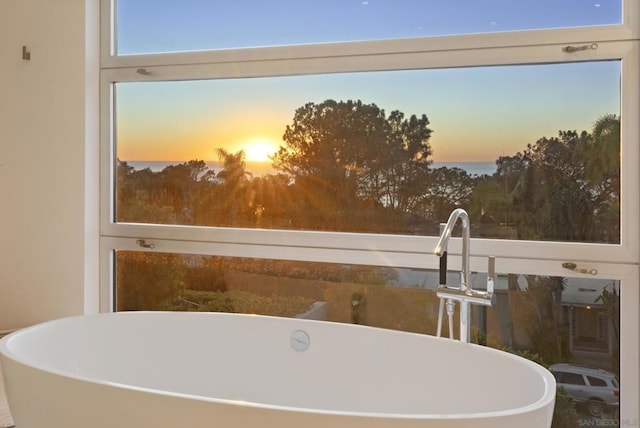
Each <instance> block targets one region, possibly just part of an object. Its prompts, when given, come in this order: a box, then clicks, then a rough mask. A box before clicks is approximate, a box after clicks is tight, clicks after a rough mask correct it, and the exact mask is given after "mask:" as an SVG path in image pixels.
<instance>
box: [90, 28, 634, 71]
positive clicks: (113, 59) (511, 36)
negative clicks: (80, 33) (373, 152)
mask: <svg viewBox="0 0 640 428" xmlns="http://www.w3.org/2000/svg"><path fill="white" fill-rule="evenodd" d="M638 38H639V36H637V35H634V34H633V31H632V29H631V28H630V27H629V26H627V25H611V26H593V27H576V28H561V29H538V30H527V31H505V32H498V33H486V34H464V35H449V36H433V37H420V38H407V39H390V40H370V41H356V42H331V43H317V44H307V45H285V46H272V47H250V48H230V49H218V50H200V51H178V52H167V53H147V54H127V55H110V54H108V51H107V54H104V55H103V61H102V68H119V67H133V66H159V65H180V64H208V63H231V62H232V63H236V64H237V63H242V62H254V61H267V60H286V61H290V60H299V59H310V58H311V59H313V58H318V59H325V60H326V59H327V58H336V57H351V56H355V57H361V56H367V55H374V56H375V55H387V54H406V53H429V52H441V51H461V50H478V49H480V50H484V49H492V48H509V47H512V48H522V47H535V46H549V45H554V44H556V43H558V41H559V40H562V41H563V43H567V44H572V43H588V42H594V41H597V42H607V41H621V40H633V39H636V40H637V39H638ZM108 48H109V47H108V46H105V47H104V49H108Z"/></svg>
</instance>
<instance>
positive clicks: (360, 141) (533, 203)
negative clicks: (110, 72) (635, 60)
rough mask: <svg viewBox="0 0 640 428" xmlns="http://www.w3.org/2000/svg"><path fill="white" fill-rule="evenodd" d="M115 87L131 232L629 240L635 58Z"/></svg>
mask: <svg viewBox="0 0 640 428" xmlns="http://www.w3.org/2000/svg"><path fill="white" fill-rule="evenodd" d="M585 88H589V90H585ZM115 91H116V97H117V100H118V102H117V105H116V119H117V120H116V123H117V129H116V136H117V140H116V157H117V159H118V167H117V171H116V175H117V177H116V179H117V180H116V183H117V185H116V194H117V202H116V220H117V221H119V222H135V223H162V224H183V225H187V224H188V225H198V226H225V227H229V226H231V227H249V228H250V227H258V228H269V229H295V230H322V231H343V232H371V233H397V234H405V235H434V234H435V233H437V230H438V224H439V223H440V222H444V221H446V219H447V217H448V215H449V213H450V212H451V211H452V210H453V209H455V208H457V207H462V208H465V209H466V210H467V211H468V212H469V213H470V215H471V218H472V220H474V223H475V224H476V226H477V227H476V228H474V230H473V234H474V235H475V236H478V237H485V238H502V239H522V240H546V241H550V240H555V241H579V242H600V243H609V244H618V243H619V242H620V212H619V208H620V63H619V61H606V62H580V63H570V64H552V65H535V66H503V67H482V68H461V69H444V70H411V71H386V72H367V73H364V72H360V73H348V74H344V73H341V74H330V75H305V76H292V77H268V78H248V79H220V80H197V81H194V80H191V81H180V82H152V83H136V82H123V83H118V84H117V85H116V89H115Z"/></svg>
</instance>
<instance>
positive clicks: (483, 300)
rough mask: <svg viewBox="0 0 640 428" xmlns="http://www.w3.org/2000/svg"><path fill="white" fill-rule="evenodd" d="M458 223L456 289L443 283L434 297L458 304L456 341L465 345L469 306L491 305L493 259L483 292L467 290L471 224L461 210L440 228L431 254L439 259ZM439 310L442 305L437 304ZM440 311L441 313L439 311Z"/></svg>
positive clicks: (469, 326)
mask: <svg viewBox="0 0 640 428" xmlns="http://www.w3.org/2000/svg"><path fill="white" fill-rule="evenodd" d="M458 221H460V222H461V223H462V267H461V270H460V286H459V287H457V288H454V287H449V286H447V285H446V284H445V283H444V282H443V281H441V282H443V283H442V284H440V285H439V286H438V288H437V289H436V295H437V296H438V297H439V298H440V299H441V302H442V299H446V300H447V302H450V301H458V302H460V341H462V342H469V341H470V336H471V304H475V305H482V306H492V305H493V303H494V296H493V292H494V276H495V259H494V258H493V257H489V268H488V273H487V291H482V290H474V289H473V288H471V281H470V277H471V272H470V259H471V257H470V251H469V247H470V243H471V225H470V221H469V215H468V214H467V212H466V211H465V210H463V209H462V208H458V209H455V210H453V212H452V213H451V215H450V216H449V220H448V221H447V223H446V224H445V225H441V229H440V230H441V232H440V239H438V243H437V244H436V247H435V249H434V250H433V252H434V253H435V254H436V255H437V256H440V257H442V256H443V254H444V253H445V252H446V251H447V244H448V242H449V239H451V233H452V232H453V228H454V227H455V225H456V224H457V223H458ZM440 306H441V307H442V303H441V305H440ZM441 312H442V310H441ZM440 322H441V318H439V321H438V332H440Z"/></svg>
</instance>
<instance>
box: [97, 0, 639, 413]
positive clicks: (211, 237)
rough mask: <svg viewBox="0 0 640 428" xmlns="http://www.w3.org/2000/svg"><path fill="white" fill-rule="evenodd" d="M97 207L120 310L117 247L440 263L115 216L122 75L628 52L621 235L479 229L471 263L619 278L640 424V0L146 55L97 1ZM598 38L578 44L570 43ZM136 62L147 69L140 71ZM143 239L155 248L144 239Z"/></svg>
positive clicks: (291, 234) (425, 251)
mask: <svg viewBox="0 0 640 428" xmlns="http://www.w3.org/2000/svg"><path fill="white" fill-rule="evenodd" d="M443 1H444V0H443ZM101 6H102V10H101V11H102V29H101V32H102V52H101V83H100V93H101V101H100V103H101V119H100V121H101V122H100V123H101V142H100V144H101V147H100V151H101V152H100V153H101V170H100V177H101V195H100V201H101V209H100V212H101V213H100V217H101V218H100V249H101V256H100V257H101V263H100V269H101V275H100V278H101V281H100V296H101V299H100V306H101V310H102V311H111V310H112V308H113V291H112V288H113V281H114V277H113V276H114V275H113V254H114V250H132V251H157V252H171V253H187V254H206V255H217V256H230V257H234V256H235V257H256V258H271V259H287V260H298V261H308V262H339V263H352V264H365V265H382V266H390V267H410V268H425V269H437V268H438V259H437V257H435V256H432V255H431V252H432V249H433V248H434V246H435V242H436V237H419V236H396V235H378V234H355V233H338V232H306V231H285V230H258V229H234V228H216V227H196V226H172V225H148V224H127V223H116V222H115V221H114V218H113V209H112V201H113V195H114V183H115V180H114V167H113V164H114V162H115V151H114V135H113V128H114V127H113V125H114V118H113V114H112V112H113V111H114V104H113V103H114V95H113V94H114V92H113V85H114V83H115V82H136V81H166V80H191V79H225V78H241V77H269V76H287V75H305V74H318V73H337V72H358V71H382V70H403V69H430V68H453V67H471V66H491V65H517V64H551V63H561V62H579V61H600V60H617V59H621V72H622V90H621V94H620V95H621V117H622V121H621V140H622V141H621V174H622V176H621V189H620V193H621V199H622V200H621V213H620V218H621V225H620V233H621V235H620V244H619V245H608V244H588V243H563V242H533V241H506V240H492V239H473V240H472V246H471V252H472V259H471V268H472V270H474V271H485V270H486V257H487V256H489V255H494V256H496V258H497V260H496V269H497V271H499V272H512V273H516V272H517V273H525V274H541V275H557V276H577V277H580V276H581V275H584V276H585V277H591V276H589V275H586V274H581V273H576V272H571V271H567V270H566V269H565V268H563V267H562V263H563V262H567V261H571V262H574V263H576V264H577V266H578V269H596V270H597V272H598V277H602V278H607V279H617V280H620V281H621V282H622V284H621V296H622V297H623V298H622V303H621V337H624V339H622V340H621V356H620V359H621V372H622V376H621V377H622V379H621V380H622V391H621V400H622V414H621V418H622V420H624V421H627V423H633V422H634V421H635V423H636V424H637V423H639V422H638V421H639V418H640V416H639V414H640V412H639V407H640V404H639V402H640V386H639V385H640V376H639V371H640V370H639V361H640V340H639V336H640V315H639V314H640V309H639V307H640V293H639V289H640V271H639V269H638V264H639V262H640V120H637V119H638V118H640V78H639V77H638V76H639V75H640V18H639V17H640V2H638V1H635V0H631V1H625V4H624V8H623V16H624V19H623V23H622V24H621V25H611V26H598V27H579V28H567V29H548V30H531V31H516V32H509V33H490V34H478V35H459V36H442V37H428V38H416V39H402V40H384V41H370V42H346V43H331V44H319V45H310V46H286V47H269V48H244V49H225V50H220V51H200V52H177V53H166V54H147V55H126V56H117V55H114V46H115V37H114V35H113V32H114V28H115V22H114V20H115V18H114V13H113V10H114V8H113V5H112V1H111V0H101ZM592 44H596V45H597V49H588V50H582V51H577V52H573V53H568V52H566V51H565V50H564V49H563V48H565V47H566V46H568V45H573V46H582V45H589V46H591V45H592ZM140 69H144V70H145V72H144V73H141V72H140ZM139 239H145V240H147V241H149V242H152V243H153V244H154V249H153V250H149V249H144V248H141V247H140V246H139V245H137V244H136V242H137V241H138V240H139ZM460 241H461V240H460V239H452V241H451V243H450V246H449V254H450V263H451V264H450V266H459V264H460V256H459V255H460V253H461V242H460Z"/></svg>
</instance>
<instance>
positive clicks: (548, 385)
mask: <svg viewBox="0 0 640 428" xmlns="http://www.w3.org/2000/svg"><path fill="white" fill-rule="evenodd" d="M165 314H180V315H182V316H185V315H187V316H194V317H195V316H200V315H205V316H213V317H224V318H227V317H228V318H234V317H243V318H244V317H252V318H255V317H257V318H269V319H278V320H285V321H286V320H291V322H292V323H293V322H296V323H303V324H307V323H309V324H315V323H322V324H332V325H342V326H346V327H349V328H354V329H374V330H382V331H384V332H387V333H389V332H391V333H393V334H401V335H409V336H414V337H420V338H425V337H426V338H427V340H435V341H444V342H449V341H451V339H448V338H443V337H435V336H431V335H426V334H421V333H413V332H406V331H401V330H391V329H386V328H381V327H371V326H364V325H357V324H347V323H339V322H334V321H319V320H307V319H300V318H287V317H277V316H270V315H257V314H240V313H227V312H178V311H130V312H105V313H98V314H87V315H73V316H68V317H62V318H56V319H53V320H49V321H45V322H42V323H38V324H35V325H33V326H30V327H25V328H22V329H19V330H16V331H14V332H12V333H10V334H8V335H6V336H4V337H2V338H0V369H1V370H4V368H3V365H2V364H1V363H2V361H1V360H2V359H5V358H6V359H10V360H12V362H14V363H17V364H19V365H21V366H24V367H27V368H31V369H35V370H37V371H40V372H44V373H48V374H51V375H56V376H61V377H64V378H69V379H72V380H76V381H79V382H87V383H91V384H98V385H102V386H106V387H114V388H121V389H127V390H131V391H137V392H141V393H148V394H158V395H163V396H167V397H176V398H180V399H190V400H198V401H203V402H211V403H216V404H220V405H231V406H240V407H253V408H257V409H264V410H272V411H285V412H297V413H313V414H323V415H331V416H346V417H360V418H375V419H383V418H384V419H412V420H441V419H448V420H467V419H491V418H500V417H509V416H519V415H525V414H533V413H536V412H541V411H544V410H545V409H547V406H548V405H551V406H552V407H553V403H554V402H555V397H556V382H555V378H554V377H553V374H551V372H549V371H548V370H547V369H546V368H545V367H543V366H541V365H540V364H538V363H536V362H534V361H531V360H528V359H526V358H524V357H520V356H518V355H515V354H512V353H509V352H506V351H501V350H498V349H495V348H490V347H487V346H482V345H478V344H474V343H462V342H459V341H452V342H453V343H452V345H453V346H461V347H471V348H477V349H476V350H480V352H489V353H494V354H496V356H501V357H502V358H509V359H512V360H514V361H517V362H519V363H521V364H525V365H527V366H529V367H530V368H531V369H533V370H534V371H535V372H537V373H539V374H540V375H541V377H542V380H543V384H544V394H543V395H542V396H541V397H540V398H539V399H538V400H536V401H534V402H532V403H530V404H527V405H525V406H520V407H515V408H512V409H505V410H497V411H490V412H475V413H455V414H449V413H430V414H426V413H383V412H365V411H344V410H330V409H315V408H311V407H299V406H285V405H276V404H266V403H259V402H251V401H240V400H233V399H226V398H216V397H209V396H204V395H197V394H187V393H180V392H173V391H165V390H158V389H153V388H146V387H140V386H136V385H131V384H127V383H122V382H113V381H108V380H104V379H98V378H90V377H87V376H83V375H78V374H75V373H69V372H67V371H64V370H60V369H58V368H53V367H50V366H45V365H43V364H39V363H37V364H36V363H33V362H29V361H27V359H26V358H22V357H20V356H18V355H16V353H14V352H13V351H11V350H10V349H9V347H10V344H11V342H12V341H13V340H14V338H16V337H19V336H20V335H22V334H28V333H29V332H32V331H37V330H41V329H46V328H48V327H49V326H50V325H52V324H57V323H61V322H73V321H76V320H80V319H86V318H88V317H98V318H106V317H111V316H117V317H122V316H132V317H135V316H136V315H142V316H158V315H160V316H163V315H165ZM169 316H171V315H169ZM463 352H464V351H463ZM6 379H7V376H6V372H5V382H6ZM7 389H8V387H7ZM8 395H9V392H8V391H7V396H8ZM9 401H11V400H10V398H9Z"/></svg>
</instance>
